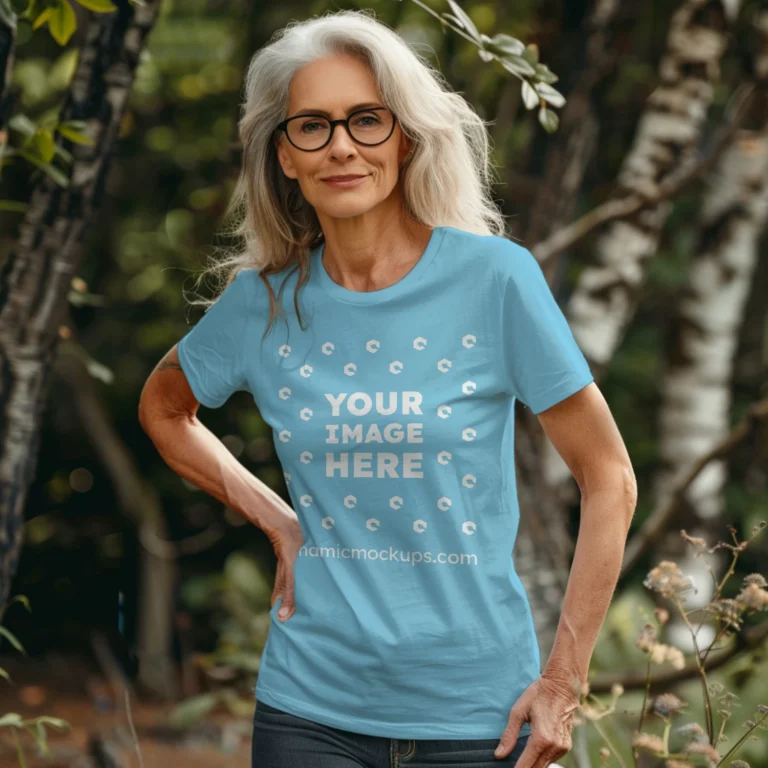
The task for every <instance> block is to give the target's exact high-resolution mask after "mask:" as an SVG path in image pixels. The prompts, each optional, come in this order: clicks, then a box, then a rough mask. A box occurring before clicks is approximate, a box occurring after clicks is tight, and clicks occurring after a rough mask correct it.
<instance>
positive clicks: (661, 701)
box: [653, 693, 687, 717]
mask: <svg viewBox="0 0 768 768" xmlns="http://www.w3.org/2000/svg"><path fill="white" fill-rule="evenodd" d="M685 706H687V705H686V703H685V702H684V701H682V700H681V699H678V698H677V696H675V694H674V693H662V694H661V695H660V696H657V697H656V699H655V700H654V702H653V711H654V712H656V714H658V715H661V716H662V717H667V716H668V715H674V714H676V713H677V712H679V711H680V710H681V709H682V708H683V707H685Z"/></svg>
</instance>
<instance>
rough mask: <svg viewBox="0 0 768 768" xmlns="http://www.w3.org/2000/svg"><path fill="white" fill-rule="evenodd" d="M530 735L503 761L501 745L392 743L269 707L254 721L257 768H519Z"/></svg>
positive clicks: (259, 708)
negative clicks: (498, 755) (496, 752)
mask: <svg viewBox="0 0 768 768" xmlns="http://www.w3.org/2000/svg"><path fill="white" fill-rule="evenodd" d="M529 738H530V735H526V736H520V737H519V738H518V740H517V743H516V744H515V748H514V749H513V750H512V752H510V754H509V755H508V756H507V757H505V758H503V759H501V760H500V759H498V758H496V757H494V756H493V751H494V750H495V749H496V747H497V746H498V744H499V741H500V740H501V734H499V738H498V739H440V740H431V739H430V740H425V739H418V740H414V739H389V738H386V737H384V736H368V735H366V734H362V733H353V732H352V731H344V730H341V729H339V728H332V727H331V726H329V725H322V724H320V723H316V722H314V721H312V720H305V719H304V718H303V717H297V716H296V715H292V714H290V713H288V712H283V710H281V709H276V708H275V707H271V706H270V705H269V704H265V703H264V702H263V701H257V702H256V712H255V713H254V716H253V741H252V745H251V768H427V767H428V768H449V767H450V768H495V766H499V765H505V766H514V765H515V764H516V763H517V761H518V760H519V759H520V755H521V754H522V752H523V750H524V749H525V745H526V744H527V743H528V739H529Z"/></svg>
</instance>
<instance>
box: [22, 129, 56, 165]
mask: <svg viewBox="0 0 768 768" xmlns="http://www.w3.org/2000/svg"><path fill="white" fill-rule="evenodd" d="M27 143H28V144H29V145H30V146H31V147H32V149H33V150H34V151H35V152H37V154H38V155H40V157H41V158H42V160H43V162H45V163H50V162H51V160H53V156H54V155H55V154H56V143H55V142H54V140H53V132H52V131H50V130H49V129H47V128H38V130H36V131H35V132H34V134H33V135H32V136H31V137H30V138H29V139H28V140H27Z"/></svg>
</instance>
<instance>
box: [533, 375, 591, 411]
mask: <svg viewBox="0 0 768 768" xmlns="http://www.w3.org/2000/svg"><path fill="white" fill-rule="evenodd" d="M594 380H595V377H594V376H593V375H592V372H591V371H584V372H581V373H577V374H573V375H572V376H569V377H568V378H567V379H565V381H563V382H562V383H561V384H560V385H559V386H558V387H557V388H556V389H553V390H551V391H549V392H547V393H546V394H543V395H539V396H538V397H537V398H536V399H535V400H532V401H531V402H530V403H528V404H527V405H528V407H529V408H530V409H531V410H532V411H533V412H534V413H535V414H539V413H541V412H542V411H546V410H547V408H551V407H552V406H553V405H557V404H558V403H559V402H561V401H563V400H565V399H566V398H568V397H570V396H571V395H575V394H576V393H577V392H579V391H580V390H582V389H584V387H586V386H587V385H588V384H591V383H592V382H593V381H594Z"/></svg>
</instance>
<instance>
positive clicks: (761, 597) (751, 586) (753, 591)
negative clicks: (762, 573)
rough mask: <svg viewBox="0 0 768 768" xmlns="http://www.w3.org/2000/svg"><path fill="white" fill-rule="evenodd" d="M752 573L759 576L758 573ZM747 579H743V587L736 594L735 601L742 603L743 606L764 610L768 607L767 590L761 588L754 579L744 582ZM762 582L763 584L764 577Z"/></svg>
mask: <svg viewBox="0 0 768 768" xmlns="http://www.w3.org/2000/svg"><path fill="white" fill-rule="evenodd" d="M752 575H753V576H759V574H752ZM749 578H751V577H749V576H748V577H747V579H749ZM760 578H762V577H760ZM747 579H744V582H745V584H744V587H743V588H742V590H741V592H739V594H738V595H736V602H737V603H740V604H741V605H743V606H744V608H752V609H754V610H755V611H764V610H766V609H768V591H766V590H765V589H763V587H761V586H760V584H759V583H758V582H757V581H756V580H753V581H752V582H750V583H746V582H747ZM763 584H765V579H763Z"/></svg>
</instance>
